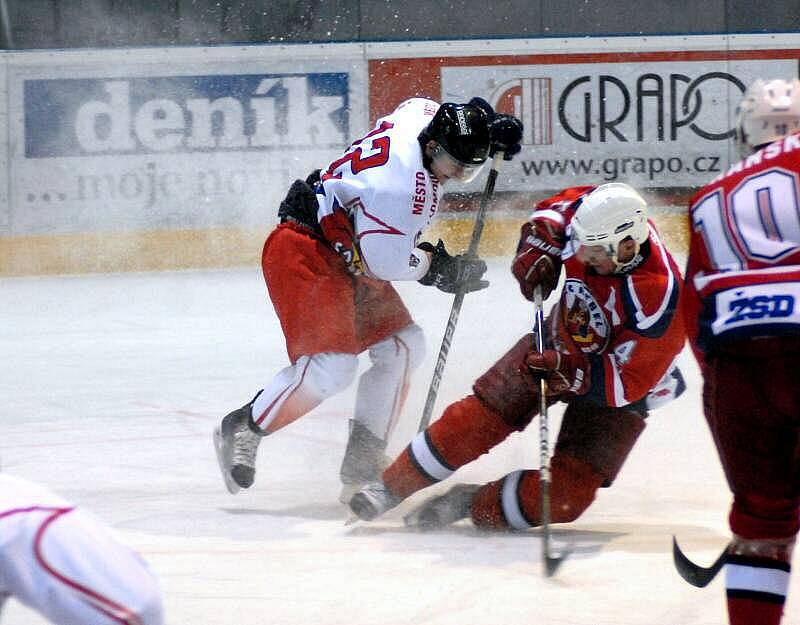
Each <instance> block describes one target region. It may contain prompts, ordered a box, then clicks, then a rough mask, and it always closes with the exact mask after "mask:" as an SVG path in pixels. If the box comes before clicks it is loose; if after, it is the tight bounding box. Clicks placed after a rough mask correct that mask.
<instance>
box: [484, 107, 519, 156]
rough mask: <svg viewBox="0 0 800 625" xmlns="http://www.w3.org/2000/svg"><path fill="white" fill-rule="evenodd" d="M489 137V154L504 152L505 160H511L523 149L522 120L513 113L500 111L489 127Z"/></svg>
mask: <svg viewBox="0 0 800 625" xmlns="http://www.w3.org/2000/svg"><path fill="white" fill-rule="evenodd" d="M489 138H490V140H491V142H492V145H491V147H490V149H489V155H490V156H494V155H495V154H496V153H497V152H503V160H505V161H510V160H511V159H512V158H513V157H514V155H515V154H518V153H519V151H520V150H521V149H522V145H521V141H522V122H521V121H519V120H518V119H517V118H516V117H514V116H513V115H506V114H504V113H498V114H497V115H495V116H494V119H493V120H492V125H491V126H490V127H489Z"/></svg>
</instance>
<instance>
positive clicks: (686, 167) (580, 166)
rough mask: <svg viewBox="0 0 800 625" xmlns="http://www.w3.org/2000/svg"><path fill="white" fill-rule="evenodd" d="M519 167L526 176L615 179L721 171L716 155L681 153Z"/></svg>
mask: <svg viewBox="0 0 800 625" xmlns="http://www.w3.org/2000/svg"><path fill="white" fill-rule="evenodd" d="M522 169H523V171H524V172H525V175H526V176H542V175H550V176H557V175H560V176H563V175H571V174H575V175H593V176H598V175H599V176H602V177H603V179H604V180H617V179H618V178H619V177H620V176H627V175H630V174H645V175H647V177H648V178H649V179H650V180H653V179H654V178H655V177H656V176H658V175H660V174H677V173H679V172H690V173H701V174H705V173H720V172H721V171H722V165H721V158H720V157H719V156H696V157H690V158H683V157H680V156H670V157H658V156H651V157H648V158H642V157H640V156H613V157H608V158H604V159H594V158H587V159H583V158H578V159H572V158H567V159H542V160H529V161H522Z"/></svg>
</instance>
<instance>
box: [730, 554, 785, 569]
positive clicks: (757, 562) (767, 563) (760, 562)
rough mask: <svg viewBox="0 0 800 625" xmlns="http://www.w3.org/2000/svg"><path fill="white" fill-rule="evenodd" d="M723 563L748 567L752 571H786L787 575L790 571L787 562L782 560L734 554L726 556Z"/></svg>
mask: <svg viewBox="0 0 800 625" xmlns="http://www.w3.org/2000/svg"><path fill="white" fill-rule="evenodd" d="M725 563H726V564H738V565H740V566H749V567H752V568H754V569H774V570H776V571H786V572H787V573H789V572H790V571H791V569H792V567H791V565H790V564H789V563H788V562H783V561H782V560H775V559H773V558H764V557H757V556H743V555H736V554H728V556H727V557H726V558H725Z"/></svg>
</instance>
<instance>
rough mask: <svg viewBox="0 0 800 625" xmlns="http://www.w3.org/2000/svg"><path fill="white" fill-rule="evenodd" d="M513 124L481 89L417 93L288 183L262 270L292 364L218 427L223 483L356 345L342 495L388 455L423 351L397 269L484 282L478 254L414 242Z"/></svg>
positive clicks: (318, 394)
mask: <svg viewBox="0 0 800 625" xmlns="http://www.w3.org/2000/svg"><path fill="white" fill-rule="evenodd" d="M521 134H522V125H521V123H520V122H519V120H517V119H516V118H515V117H512V116H509V115H502V114H495V113H494V111H493V110H492V107H491V106H489V104H488V103H486V102H485V101H484V100H482V99H480V98H473V99H472V100H471V101H470V102H469V103H467V104H455V103H444V104H442V105H439V104H438V103H436V102H434V101H432V100H428V99H424V98H412V99H409V100H406V101H404V102H403V103H401V104H400V105H399V106H398V107H397V108H396V109H395V110H394V111H393V112H392V113H391V114H389V115H387V116H385V117H382V118H380V119H379V120H378V121H377V123H376V125H375V128H374V129H373V130H372V131H371V132H369V133H368V134H367V135H365V136H364V137H362V138H360V139H357V140H356V141H353V143H352V144H351V145H350V146H349V147H348V148H347V149H346V150H345V151H344V153H343V154H342V156H341V157H340V158H338V159H336V160H334V161H333V162H332V163H330V164H329V165H328V167H327V168H326V169H325V170H324V171H321V172H314V173H312V174H311V175H310V176H309V177H308V178H307V179H306V180H305V181H304V180H296V181H295V182H294V184H293V185H292V186H291V188H290V189H289V192H288V194H287V196H286V198H285V199H284V201H283V202H282V203H281V206H280V209H279V211H278V214H279V217H280V224H279V225H278V226H277V227H276V228H275V229H274V230H273V231H272V233H271V234H270V235H269V237H268V238H267V241H266V243H265V245H264V251H263V255H262V269H263V273H264V279H265V281H266V284H267V289H268V292H269V296H270V299H271V301H272V304H273V306H274V308H275V312H276V314H277V316H278V318H279V320H280V323H281V327H282V330H283V333H284V336H285V339H286V349H287V353H288V357H289V363H290V364H289V365H288V366H287V367H286V368H284V369H283V370H281V371H279V372H278V373H277V375H275V377H274V378H273V379H272V381H271V382H269V383H268V384H267V386H266V387H265V388H263V389H262V390H260V391H259V392H258V393H257V394H256V396H255V398H254V399H253V400H252V401H250V402H248V403H247V404H245V405H244V406H243V407H242V408H239V409H237V410H234V411H233V412H231V413H230V414H228V415H227V416H226V417H225V418H224V419H223V420H222V423H221V424H220V426H219V427H218V428H217V429H216V430H215V433H214V443H215V447H216V450H217V458H218V461H219V464H220V468H221V470H222V474H223V478H224V480H225V484H226V486H227V488H228V490H229V491H230V492H231V493H235V492H237V491H238V490H239V489H240V488H248V487H250V486H251V485H252V484H253V481H254V477H255V466H256V451H257V448H258V445H259V442H260V440H261V438H262V437H263V436H265V435H268V434H272V433H274V432H275V431H277V430H279V429H280V428H282V427H284V426H285V425H287V424H289V423H291V422H293V421H295V420H296V419H298V418H299V417H301V416H303V415H304V414H306V413H307V412H309V411H310V410H311V409H313V408H314V407H316V406H318V405H319V404H320V403H321V402H322V401H324V400H325V399H327V398H329V397H331V396H333V395H335V394H336V393H338V392H339V391H341V390H343V389H345V388H346V387H347V386H349V385H350V383H351V382H352V381H353V380H354V378H355V376H356V369H357V364H358V355H359V354H360V353H362V352H365V351H366V352H368V354H369V358H370V360H371V362H372V366H371V367H370V368H369V369H368V370H367V371H366V372H364V374H363V375H362V376H361V378H360V379H359V382H358V389H357V396H356V406H355V410H354V412H353V417H352V419H351V420H350V433H349V439H348V442H347V448H346V450H345V456H344V460H343V462H342V465H341V470H340V477H341V480H342V483H343V485H344V489H343V491H342V495H341V499H342V500H343V501H347V500H348V498H349V496H350V495H351V494H352V492H355V490H357V489H358V488H359V487H360V486H362V485H363V484H365V483H368V482H370V481H371V480H373V479H374V478H375V477H376V476H377V475H379V474H380V472H381V471H382V469H383V464H384V462H385V461H386V458H385V454H384V450H385V448H386V445H387V442H388V439H389V436H390V434H391V432H392V431H393V429H394V427H395V426H396V423H397V419H398V417H399V415H400V412H401V410H402V407H403V402H404V400H405V397H406V393H407V391H408V385H409V376H410V375H411V372H412V371H413V370H414V368H415V367H417V365H418V364H419V363H420V361H421V359H422V357H423V354H424V351H425V339H424V337H423V334H422V330H421V329H420V327H419V326H417V325H416V324H415V323H414V321H413V320H412V318H411V315H410V314H409V312H408V310H407V309H406V307H405V305H404V304H403V302H402V300H401V299H400V296H399V295H398V293H397V291H396V290H395V289H394V287H393V286H392V285H391V281H393V280H417V281H419V282H420V283H422V284H424V285H432V286H436V287H438V288H439V289H441V290H443V291H445V292H449V293H453V292H455V291H456V290H457V289H458V288H459V286H460V285H463V286H464V288H465V289H466V291H468V292H469V291H475V290H478V289H482V288H485V287H486V286H487V285H488V282H486V281H484V280H482V276H483V273H484V272H485V270H486V265H485V263H484V262H483V261H482V260H480V259H476V258H467V257H465V256H463V255H456V256H452V255H450V254H449V253H448V252H447V251H446V249H445V246H444V244H443V243H442V242H441V241H439V243H438V244H437V245H433V244H432V243H429V242H420V238H421V237H422V235H423V232H424V230H425V229H426V227H427V226H428V225H429V223H430V222H431V219H432V218H433V217H434V215H435V214H436V212H437V210H438V208H439V202H440V200H441V197H442V193H443V191H442V185H443V184H445V183H446V182H447V181H449V180H453V181H456V182H467V181H470V180H472V179H473V178H474V177H475V176H476V175H477V174H478V172H479V170H480V169H481V166H482V165H483V164H484V162H485V161H486V159H487V158H488V157H489V155H490V154H492V153H493V152H494V151H503V152H504V153H505V155H506V157H507V158H510V157H511V156H512V155H513V154H515V153H517V152H518V151H519V149H520V146H519V141H520V138H521Z"/></svg>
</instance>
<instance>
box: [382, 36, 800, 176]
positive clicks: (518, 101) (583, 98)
mask: <svg viewBox="0 0 800 625" xmlns="http://www.w3.org/2000/svg"><path fill="white" fill-rule="evenodd" d="M670 43H671V41H666V42H665V43H664V45H670ZM676 45H677V44H676ZM601 47H602V43H601V42H599V43H598V48H601ZM370 72H371V94H370V100H371V107H372V109H371V117H373V118H374V117H375V116H376V114H378V113H380V112H382V111H381V110H380V109H384V108H387V107H390V106H392V105H393V101H400V100H402V99H403V98H405V97H410V96H412V95H428V96H429V97H435V98H440V99H441V100H443V101H465V100H468V99H469V98H470V97H472V96H475V95H477V96H482V97H484V98H486V99H487V100H488V101H489V102H490V103H492V104H493V105H494V106H495V108H496V109H497V110H499V111H502V112H506V113H512V114H514V115H516V116H518V117H519V118H520V119H521V120H522V121H523V123H524V126H525V135H524V138H523V151H522V152H521V154H520V155H519V156H518V157H517V158H515V159H514V161H512V162H511V163H510V164H508V165H507V166H506V167H505V168H504V170H503V172H501V174H500V179H499V180H498V188H503V189H506V190H517V191H531V190H536V189H540V190H541V189H547V190H552V189H558V188H562V187H565V186H569V185H574V184H576V183H602V182H610V181H615V180H617V181H622V182H628V183H630V184H633V185H635V186H638V187H642V188H675V187H694V186H699V185H702V184H704V183H706V182H707V181H708V180H710V179H711V178H713V177H715V176H716V175H718V174H720V173H722V172H723V171H724V170H725V169H726V168H727V167H728V165H729V164H730V162H731V159H736V158H737V156H736V150H735V149H734V144H733V136H734V127H735V109H736V105H737V103H738V101H739V99H740V97H741V95H742V93H743V91H744V89H745V88H746V87H747V85H749V84H750V83H751V82H752V81H753V80H755V79H756V78H792V77H795V76H797V74H798V56H797V51H796V50H769V49H765V50H710V51H709V50H703V51H681V52H669V51H666V50H662V51H658V50H646V51H643V52H630V51H629V52H615V53H610V52H581V53H574V52H572V53H570V51H569V49H567V50H565V52H564V53H563V54H554V53H544V54H528V55H513V54H495V55H484V56H471V57H469V56H452V57H447V56H443V57H432V58H429V59H424V60H421V59H400V58H391V59H381V60H372V61H371V64H370ZM384 76H385V77H386V79H387V80H383V81H381V83H380V84H381V85H382V87H381V88H380V89H377V88H375V86H374V84H372V83H374V82H375V81H376V78H382V77H384ZM394 77H397V78H396V79H395V78H394ZM387 84H388V86H386V85H387ZM479 188H480V181H479V180H478V181H476V183H474V184H473V185H472V187H471V189H470V190H472V191H478V190H479Z"/></svg>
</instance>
